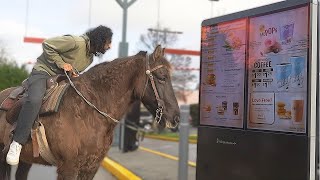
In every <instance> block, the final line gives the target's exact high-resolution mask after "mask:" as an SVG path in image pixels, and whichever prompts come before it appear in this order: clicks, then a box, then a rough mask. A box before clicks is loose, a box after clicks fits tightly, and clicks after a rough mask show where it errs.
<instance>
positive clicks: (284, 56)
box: [247, 7, 309, 133]
mask: <svg viewBox="0 0 320 180" xmlns="http://www.w3.org/2000/svg"><path fill="white" fill-rule="evenodd" d="M308 16H309V10H308V7H301V8H297V9H293V10H288V11H284V12H280V13H275V14H270V15H264V16H259V17H255V18H250V19H249V50H248V53H249V54H248V104H249V107H248V111H249V112H248V113H249V122H248V123H247V127H248V128H252V129H264V130H275V131H285V132H296V133H305V132H306V114H307V113H306V106H307V64H308V62H307V59H308V31H309V30H308V27H309V24H308V19H309V18H308Z"/></svg>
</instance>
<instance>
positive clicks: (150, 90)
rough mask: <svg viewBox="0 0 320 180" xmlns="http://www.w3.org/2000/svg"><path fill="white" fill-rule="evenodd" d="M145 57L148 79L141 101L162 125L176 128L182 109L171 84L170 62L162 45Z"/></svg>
mask: <svg viewBox="0 0 320 180" xmlns="http://www.w3.org/2000/svg"><path fill="white" fill-rule="evenodd" d="M145 58H146V59H145V62H146V65H145V67H146V68H145V74H146V80H145V85H144V90H143V93H142V98H141V101H142V103H143V104H144V106H145V107H146V108H147V109H148V110H149V111H150V112H151V113H152V114H153V115H154V117H155V120H156V121H157V122H158V123H159V124H160V125H161V126H166V127H168V128H174V127H176V126H177V125H178V123H179V121H180V110H179V106H178V102H177V99H176V97H175V94H174V91H173V88H172V84H171V77H170V75H171V73H170V71H171V66H170V63H169V62H168V61H167V60H166V59H165V57H164V49H162V48H161V46H157V47H156V49H155V50H154V52H153V53H152V54H150V55H148V54H147V55H146V57H145Z"/></svg>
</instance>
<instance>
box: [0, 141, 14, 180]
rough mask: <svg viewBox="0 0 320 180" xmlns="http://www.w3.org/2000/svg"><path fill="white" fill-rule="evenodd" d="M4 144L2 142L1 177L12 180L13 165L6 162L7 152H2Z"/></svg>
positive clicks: (0, 150)
mask: <svg viewBox="0 0 320 180" xmlns="http://www.w3.org/2000/svg"><path fill="white" fill-rule="evenodd" d="M3 148H4V144H0V155H1V159H0V179H3V180H10V179H11V166H10V165H9V164H8V163H7V162H6V157H5V153H3V152H2V150H3Z"/></svg>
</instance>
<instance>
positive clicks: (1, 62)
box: [0, 46, 29, 91]
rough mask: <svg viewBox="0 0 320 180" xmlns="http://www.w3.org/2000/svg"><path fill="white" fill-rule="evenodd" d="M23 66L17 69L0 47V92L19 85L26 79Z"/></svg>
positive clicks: (26, 75) (26, 74) (26, 72)
mask: <svg viewBox="0 0 320 180" xmlns="http://www.w3.org/2000/svg"><path fill="white" fill-rule="evenodd" d="M28 74H29V73H28V71H27V70H26V68H25V66H21V67H19V66H18V65H17V63H16V62H15V61H13V60H12V59H11V58H10V57H9V56H8V55H7V53H6V50H5V49H4V48H3V47H1V46H0V91H2V90H3V89H6V88H8V87H13V86H17V85H20V84H21V82H22V81H23V80H24V79H26V78H27V77H28Z"/></svg>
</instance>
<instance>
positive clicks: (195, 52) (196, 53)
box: [165, 49, 200, 56]
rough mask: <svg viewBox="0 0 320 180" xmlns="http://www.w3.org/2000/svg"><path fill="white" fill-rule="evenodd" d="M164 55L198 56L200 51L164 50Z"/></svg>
mask: <svg viewBox="0 0 320 180" xmlns="http://www.w3.org/2000/svg"><path fill="white" fill-rule="evenodd" d="M165 53H168V54H179V55H192V56H200V51H194V50H184V49H165Z"/></svg>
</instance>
